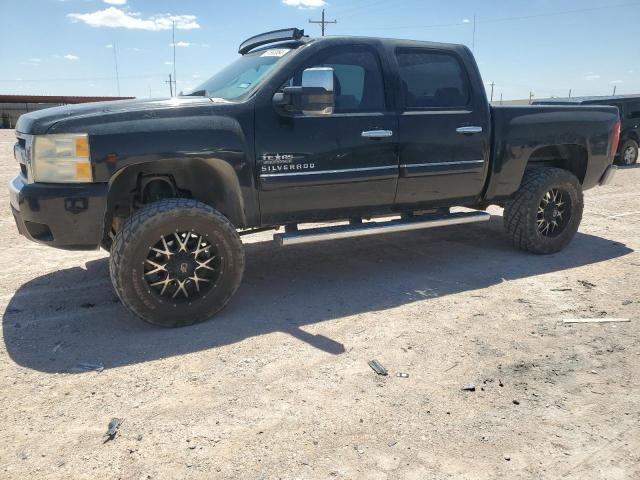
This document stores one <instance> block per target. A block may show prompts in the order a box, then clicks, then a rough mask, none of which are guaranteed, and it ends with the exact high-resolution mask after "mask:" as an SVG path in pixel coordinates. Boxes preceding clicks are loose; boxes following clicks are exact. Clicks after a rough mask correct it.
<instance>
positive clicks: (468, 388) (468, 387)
mask: <svg viewBox="0 0 640 480" xmlns="http://www.w3.org/2000/svg"><path fill="white" fill-rule="evenodd" d="M462 390H464V391H465V392H475V391H476V386H475V385H474V384H473V383H468V384H467V385H465V386H464V387H462Z"/></svg>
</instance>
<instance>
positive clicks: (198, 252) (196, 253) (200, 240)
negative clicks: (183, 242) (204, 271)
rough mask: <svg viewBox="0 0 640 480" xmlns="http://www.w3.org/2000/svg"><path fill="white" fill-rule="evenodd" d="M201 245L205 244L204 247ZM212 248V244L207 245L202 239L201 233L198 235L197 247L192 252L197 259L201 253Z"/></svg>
mask: <svg viewBox="0 0 640 480" xmlns="http://www.w3.org/2000/svg"><path fill="white" fill-rule="evenodd" d="M200 245H204V246H203V247H202V248H200ZM210 248H211V244H209V245H206V244H205V242H203V241H202V235H200V236H199V237H198V244H197V245H196V249H195V250H194V251H193V252H192V253H193V258H195V259H196V260H197V259H198V257H199V256H200V254H201V253H204V252H206V251H207V250H209V249H210Z"/></svg>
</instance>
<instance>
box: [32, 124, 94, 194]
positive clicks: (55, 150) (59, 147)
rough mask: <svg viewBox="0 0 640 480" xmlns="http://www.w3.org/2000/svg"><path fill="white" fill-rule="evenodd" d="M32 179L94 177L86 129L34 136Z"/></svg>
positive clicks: (84, 179)
mask: <svg viewBox="0 0 640 480" xmlns="http://www.w3.org/2000/svg"><path fill="white" fill-rule="evenodd" d="M32 168H33V181H34V182H50V183H75V182H91V181H93V173H92V171H91V157H90V155H89V137H88V135H87V134H86V133H71V134H51V135H37V136H35V137H34V139H33V161H32Z"/></svg>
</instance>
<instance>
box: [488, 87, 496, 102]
mask: <svg viewBox="0 0 640 480" xmlns="http://www.w3.org/2000/svg"><path fill="white" fill-rule="evenodd" d="M489 85H491V100H490V101H491V102H493V87H495V86H496V82H491V83H490V84H489Z"/></svg>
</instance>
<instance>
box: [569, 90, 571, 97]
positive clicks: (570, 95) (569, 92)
mask: <svg viewBox="0 0 640 480" xmlns="http://www.w3.org/2000/svg"><path fill="white" fill-rule="evenodd" d="M569 98H571V89H569Z"/></svg>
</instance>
